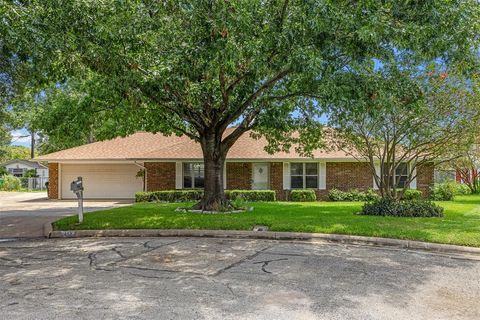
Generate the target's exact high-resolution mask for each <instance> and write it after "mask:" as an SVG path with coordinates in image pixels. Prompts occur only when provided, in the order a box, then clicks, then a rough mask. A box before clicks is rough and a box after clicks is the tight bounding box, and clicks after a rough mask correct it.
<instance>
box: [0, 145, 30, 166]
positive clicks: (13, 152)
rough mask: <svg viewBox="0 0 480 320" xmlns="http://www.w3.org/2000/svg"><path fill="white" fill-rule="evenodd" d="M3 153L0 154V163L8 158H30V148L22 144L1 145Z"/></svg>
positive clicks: (8, 159)
mask: <svg viewBox="0 0 480 320" xmlns="http://www.w3.org/2000/svg"><path fill="white" fill-rule="evenodd" d="M3 151H4V152H3V155H0V163H3V162H7V161H10V160H16V159H19V160H27V159H30V149H29V148H26V147H23V146H10V145H9V146H5V147H3Z"/></svg>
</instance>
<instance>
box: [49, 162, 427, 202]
mask: <svg viewBox="0 0 480 320" xmlns="http://www.w3.org/2000/svg"><path fill="white" fill-rule="evenodd" d="M50 165H57V164H55V163H54V164H50ZM50 165H49V167H50ZM226 166H227V179H226V180H227V188H228V189H247V190H248V189H251V187H252V180H251V179H252V163H251V162H227V164H226ZM145 167H146V168H147V190H148V191H154V190H172V189H175V163H174V162H147V163H145ZM54 168H55V167H54ZM57 168H58V165H57ZM433 169H434V168H433V165H429V166H424V167H420V168H418V169H417V189H419V190H421V191H422V192H423V193H424V195H428V194H429V191H430V187H431V185H432V184H433V171H434V170H433ZM55 170H57V169H52V168H50V179H51V181H54V182H55V183H54V184H52V188H51V189H52V190H51V192H50V191H49V198H50V197H51V194H52V196H55V195H56V196H57V197H58V188H57V186H56V183H57V180H58V179H57V178H54V175H56V176H58V174H57V173H56V172H57V171H55ZM326 171H327V172H326V174H327V177H326V186H327V189H326V190H317V191H316V194H317V198H318V200H325V199H327V196H328V191H329V190H331V189H333V188H336V189H339V190H344V191H347V190H351V189H359V190H367V189H371V188H373V176H372V172H371V169H370V167H369V165H368V163H360V162H327V165H326ZM270 189H272V190H275V191H276V194H277V200H286V193H287V192H288V191H287V192H286V191H285V190H283V163H282V162H271V163H270Z"/></svg>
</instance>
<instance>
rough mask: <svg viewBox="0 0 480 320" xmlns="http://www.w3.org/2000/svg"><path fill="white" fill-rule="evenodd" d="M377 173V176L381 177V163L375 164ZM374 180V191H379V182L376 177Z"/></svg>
mask: <svg viewBox="0 0 480 320" xmlns="http://www.w3.org/2000/svg"><path fill="white" fill-rule="evenodd" d="M375 173H376V174H377V176H380V163H375ZM372 178H373V190H378V186H377V182H376V181H375V176H373V177H372Z"/></svg>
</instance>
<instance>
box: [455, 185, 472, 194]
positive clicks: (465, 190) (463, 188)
mask: <svg viewBox="0 0 480 320" xmlns="http://www.w3.org/2000/svg"><path fill="white" fill-rule="evenodd" d="M455 186H456V191H455V194H456V195H466V194H470V193H472V190H470V188H469V187H468V186H467V185H466V184H464V183H455Z"/></svg>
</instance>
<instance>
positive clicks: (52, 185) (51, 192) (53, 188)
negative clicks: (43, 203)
mask: <svg viewBox="0 0 480 320" xmlns="http://www.w3.org/2000/svg"><path fill="white" fill-rule="evenodd" d="M48 199H55V200H56V199H58V163H49V164H48Z"/></svg>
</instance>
